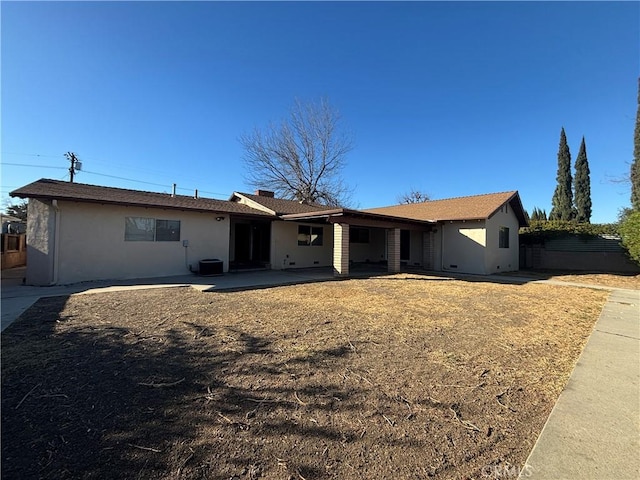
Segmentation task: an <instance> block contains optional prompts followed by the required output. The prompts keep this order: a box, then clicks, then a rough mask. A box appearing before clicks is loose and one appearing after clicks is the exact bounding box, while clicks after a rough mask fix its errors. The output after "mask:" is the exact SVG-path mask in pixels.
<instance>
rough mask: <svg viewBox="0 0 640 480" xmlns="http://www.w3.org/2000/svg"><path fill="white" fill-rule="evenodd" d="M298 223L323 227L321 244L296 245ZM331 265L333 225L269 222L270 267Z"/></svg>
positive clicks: (276, 268)
mask: <svg viewBox="0 0 640 480" xmlns="http://www.w3.org/2000/svg"><path fill="white" fill-rule="evenodd" d="M298 225H309V226H311V227H322V228H323V240H322V246H312V245H304V246H303V245H298ZM331 265H333V226H332V225H322V224H317V223H316V224H312V223H295V222H284V221H280V222H273V223H272V224H271V268H273V269H274V270H282V269H283V268H305V267H330V266H331Z"/></svg>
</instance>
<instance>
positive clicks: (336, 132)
mask: <svg viewBox="0 0 640 480" xmlns="http://www.w3.org/2000/svg"><path fill="white" fill-rule="evenodd" d="M240 143H241V144H242V146H243V147H244V149H245V155H244V162H245V165H246V167H247V172H246V174H245V179H246V181H247V183H248V184H250V185H251V186H252V187H254V188H260V189H268V190H272V191H274V192H275V193H276V195H277V196H278V197H280V198H287V199H291V200H298V201H300V202H308V203H322V204H325V205H331V206H344V205H345V204H346V203H347V202H348V201H349V198H350V195H351V190H350V188H349V187H348V186H347V185H346V184H345V183H344V181H343V179H342V170H343V169H344V167H345V165H346V156H347V153H349V151H350V150H351V149H352V140H351V137H350V136H349V135H348V134H346V133H345V132H343V131H341V130H340V115H339V114H338V112H337V110H335V109H334V108H333V107H332V106H331V105H330V104H329V102H328V101H327V100H326V99H321V100H320V101H319V102H318V103H312V102H310V103H303V102H301V101H300V100H297V99H296V101H295V102H294V105H293V108H292V109H291V112H290V115H289V117H288V118H287V119H285V120H283V121H282V123H281V124H280V125H275V124H270V125H269V126H268V127H267V128H266V129H264V130H260V129H257V128H256V129H255V130H254V131H253V132H252V133H249V134H244V135H242V136H241V137H240Z"/></svg>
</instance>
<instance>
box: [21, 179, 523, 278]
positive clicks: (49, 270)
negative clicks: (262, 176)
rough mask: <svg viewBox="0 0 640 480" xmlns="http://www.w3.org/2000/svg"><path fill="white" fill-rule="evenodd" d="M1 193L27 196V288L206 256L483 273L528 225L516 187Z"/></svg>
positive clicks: (63, 185)
mask: <svg viewBox="0 0 640 480" xmlns="http://www.w3.org/2000/svg"><path fill="white" fill-rule="evenodd" d="M11 195H12V196H19V197H21V198H25V197H26V198H29V199H30V201H29V212H28V214H29V220H28V225H27V250H28V251H27V256H28V265H27V283H29V284H32V285H51V284H55V283H74V282H81V281H87V280H100V279H107V280H108V279H127V278H144V277H160V276H168V275H179V274H186V273H188V272H190V271H197V270H198V267H199V261H200V260H203V259H207V258H216V259H219V260H221V261H222V262H223V270H224V271H225V272H228V271H229V270H230V265H229V264H230V263H231V268H232V269H233V271H239V270H243V269H248V268H272V269H292V268H308V267H330V266H333V267H334V269H335V270H336V272H337V274H338V275H345V274H348V270H349V265H350V264H351V263H366V262H370V263H378V262H380V261H386V262H387V267H388V270H389V271H390V272H395V271H399V270H400V269H401V267H404V266H407V267H419V268H424V269H429V270H436V271H440V270H442V271H449V272H460V273H476V274H490V273H497V272H505V271H511V270H517V269H518V267H519V245H518V230H519V227H520V226H522V225H526V216H525V212H524V210H523V208H522V204H521V202H520V199H519V196H518V193H517V192H516V191H512V192H502V193H496V194H485V195H476V196H471V197H457V198H452V199H444V200H438V201H433V202H423V203H420V204H412V205H396V206H391V207H382V208H379V209H371V210H352V209H345V208H327V207H323V206H319V205H309V204H304V203H300V202H296V201H292V200H286V199H277V198H274V197H273V193H271V192H262V191H261V192H256V194H255V195H251V194H240V193H234V194H233V196H232V197H231V198H230V199H229V200H226V201H224V200H215V199H206V198H199V197H197V196H195V197H190V196H180V195H175V194H172V195H169V194H161V193H153V192H143V191H137V190H126V189H117V188H112V187H100V186H95V185H86V184H74V183H69V182H62V181H58V180H48V179H41V180H39V181H37V182H34V183H32V184H30V185H27V186H25V187H22V188H20V189H18V190H16V191H14V192H12V193H11ZM514 210H515V211H514ZM127 219H129V220H127ZM177 222H179V227H178V225H177ZM355 229H366V232H365V231H364V230H363V231H358V230H355ZM320 232H321V233H320ZM349 240H351V241H349Z"/></svg>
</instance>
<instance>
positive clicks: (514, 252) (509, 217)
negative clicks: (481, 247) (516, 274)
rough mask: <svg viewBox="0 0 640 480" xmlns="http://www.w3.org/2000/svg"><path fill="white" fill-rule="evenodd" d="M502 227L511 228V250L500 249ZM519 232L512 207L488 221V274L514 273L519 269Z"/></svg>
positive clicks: (486, 265)
mask: <svg viewBox="0 0 640 480" xmlns="http://www.w3.org/2000/svg"><path fill="white" fill-rule="evenodd" d="M500 227H508V228H509V248H499V231H500ZM519 230H520V225H519V223H518V219H517V217H516V216H515V215H514V213H513V212H512V211H511V206H510V205H507V206H506V207H503V208H502V210H501V211H498V212H497V213H496V214H495V215H494V216H493V217H491V218H490V219H488V220H487V252H486V264H485V271H486V273H499V272H512V271H516V270H518V269H519V267H520V265H519V261H520V245H519V243H520V242H519V240H518V237H519V234H518V231H519Z"/></svg>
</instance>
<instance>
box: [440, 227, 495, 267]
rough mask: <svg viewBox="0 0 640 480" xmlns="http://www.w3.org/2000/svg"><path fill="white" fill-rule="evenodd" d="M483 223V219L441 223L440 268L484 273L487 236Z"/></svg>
mask: <svg viewBox="0 0 640 480" xmlns="http://www.w3.org/2000/svg"><path fill="white" fill-rule="evenodd" d="M484 225H485V222H484V221H483V220H472V221H467V222H445V223H443V224H441V229H442V245H441V249H442V270H444V271H451V272H460V273H478V274H483V273H486V272H485V268H486V267H485V264H486V262H485V250H486V245H487V236H486V232H485V228H484Z"/></svg>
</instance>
